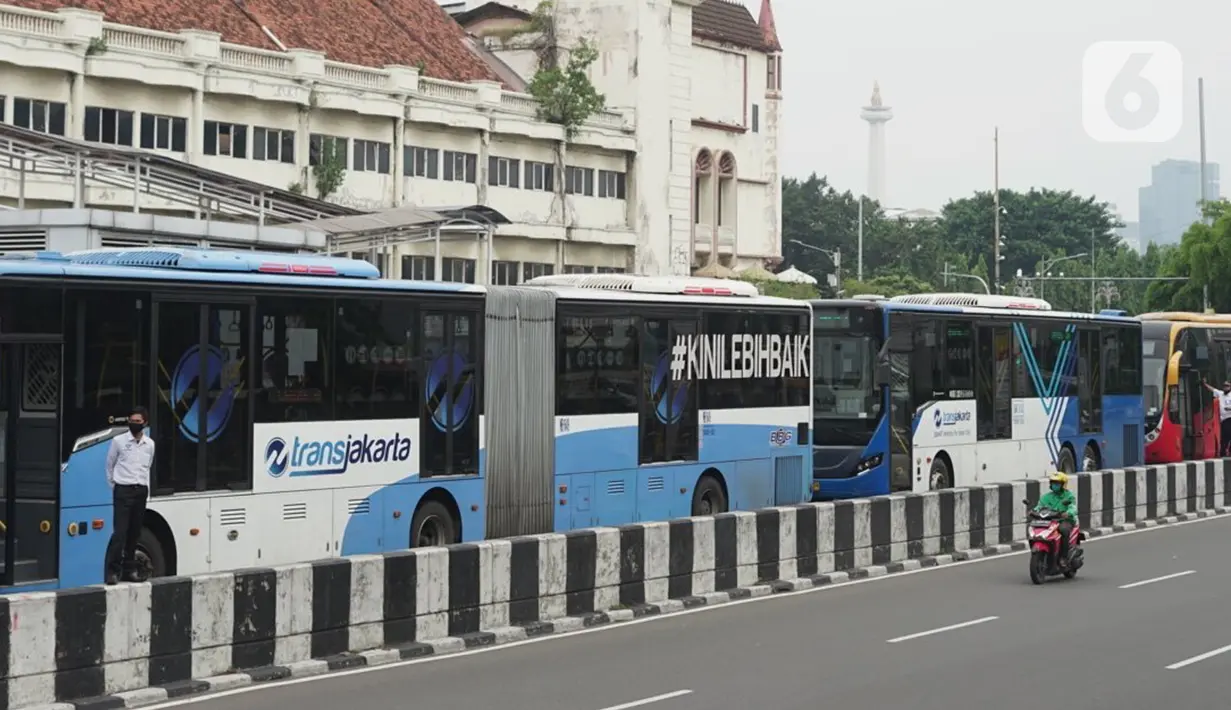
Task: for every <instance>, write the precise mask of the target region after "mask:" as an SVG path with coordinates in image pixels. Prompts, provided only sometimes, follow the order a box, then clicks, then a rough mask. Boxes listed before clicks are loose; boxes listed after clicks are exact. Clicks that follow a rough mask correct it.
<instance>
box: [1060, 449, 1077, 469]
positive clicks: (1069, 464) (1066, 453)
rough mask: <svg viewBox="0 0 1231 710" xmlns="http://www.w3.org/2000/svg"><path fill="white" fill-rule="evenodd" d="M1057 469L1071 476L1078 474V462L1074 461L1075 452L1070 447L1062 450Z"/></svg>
mask: <svg viewBox="0 0 1231 710" xmlns="http://www.w3.org/2000/svg"><path fill="white" fill-rule="evenodd" d="M1056 468H1057V469H1058V470H1060V471H1063V472H1064V473H1067V474H1069V475H1070V476H1071V475H1073V474H1074V473H1077V462H1076V461H1074V460H1073V452H1072V451H1071V450H1070V449H1069V448H1068V447H1065V448H1063V449H1060V457H1059V458H1058V459H1057V460H1056Z"/></svg>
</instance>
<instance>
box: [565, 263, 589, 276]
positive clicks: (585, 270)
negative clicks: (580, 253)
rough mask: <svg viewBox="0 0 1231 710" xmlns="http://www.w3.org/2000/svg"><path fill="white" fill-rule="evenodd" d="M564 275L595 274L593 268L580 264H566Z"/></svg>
mask: <svg viewBox="0 0 1231 710" xmlns="http://www.w3.org/2000/svg"><path fill="white" fill-rule="evenodd" d="M564 273H566V274H592V273H594V267H593V266H581V265H579V264H565V265H564Z"/></svg>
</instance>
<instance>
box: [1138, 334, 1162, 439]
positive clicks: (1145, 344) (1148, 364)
mask: <svg viewBox="0 0 1231 710" xmlns="http://www.w3.org/2000/svg"><path fill="white" fill-rule="evenodd" d="M1167 349H1168V343H1167V339H1166V338H1151V337H1149V336H1146V337H1144V338H1143V339H1142V341H1141V375H1142V377H1141V380H1142V388H1141V398H1142V407H1143V408H1144V409H1145V419H1146V424H1147V426H1148V427H1149V428H1151V429H1152V428H1154V426H1156V425H1157V423H1158V419H1159V417H1160V416H1161V415H1162V411H1163V392H1164V391H1165V390H1166V388H1167Z"/></svg>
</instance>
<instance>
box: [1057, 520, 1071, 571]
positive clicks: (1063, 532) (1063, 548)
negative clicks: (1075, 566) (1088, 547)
mask: <svg viewBox="0 0 1231 710" xmlns="http://www.w3.org/2000/svg"><path fill="white" fill-rule="evenodd" d="M1059 529H1060V564H1068V561H1069V536H1070V535H1072V534H1073V523H1072V521H1069V520H1065V521H1062V522H1061V523H1060V528H1059Z"/></svg>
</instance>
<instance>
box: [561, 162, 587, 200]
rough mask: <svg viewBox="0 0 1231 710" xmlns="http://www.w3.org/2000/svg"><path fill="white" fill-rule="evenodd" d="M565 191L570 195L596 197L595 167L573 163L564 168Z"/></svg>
mask: <svg viewBox="0 0 1231 710" xmlns="http://www.w3.org/2000/svg"><path fill="white" fill-rule="evenodd" d="M564 191H565V192H567V193H568V194H570V195H583V196H585V197H594V168H578V167H574V166H572V165H570V166H568V167H566V168H565V169H564Z"/></svg>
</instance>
